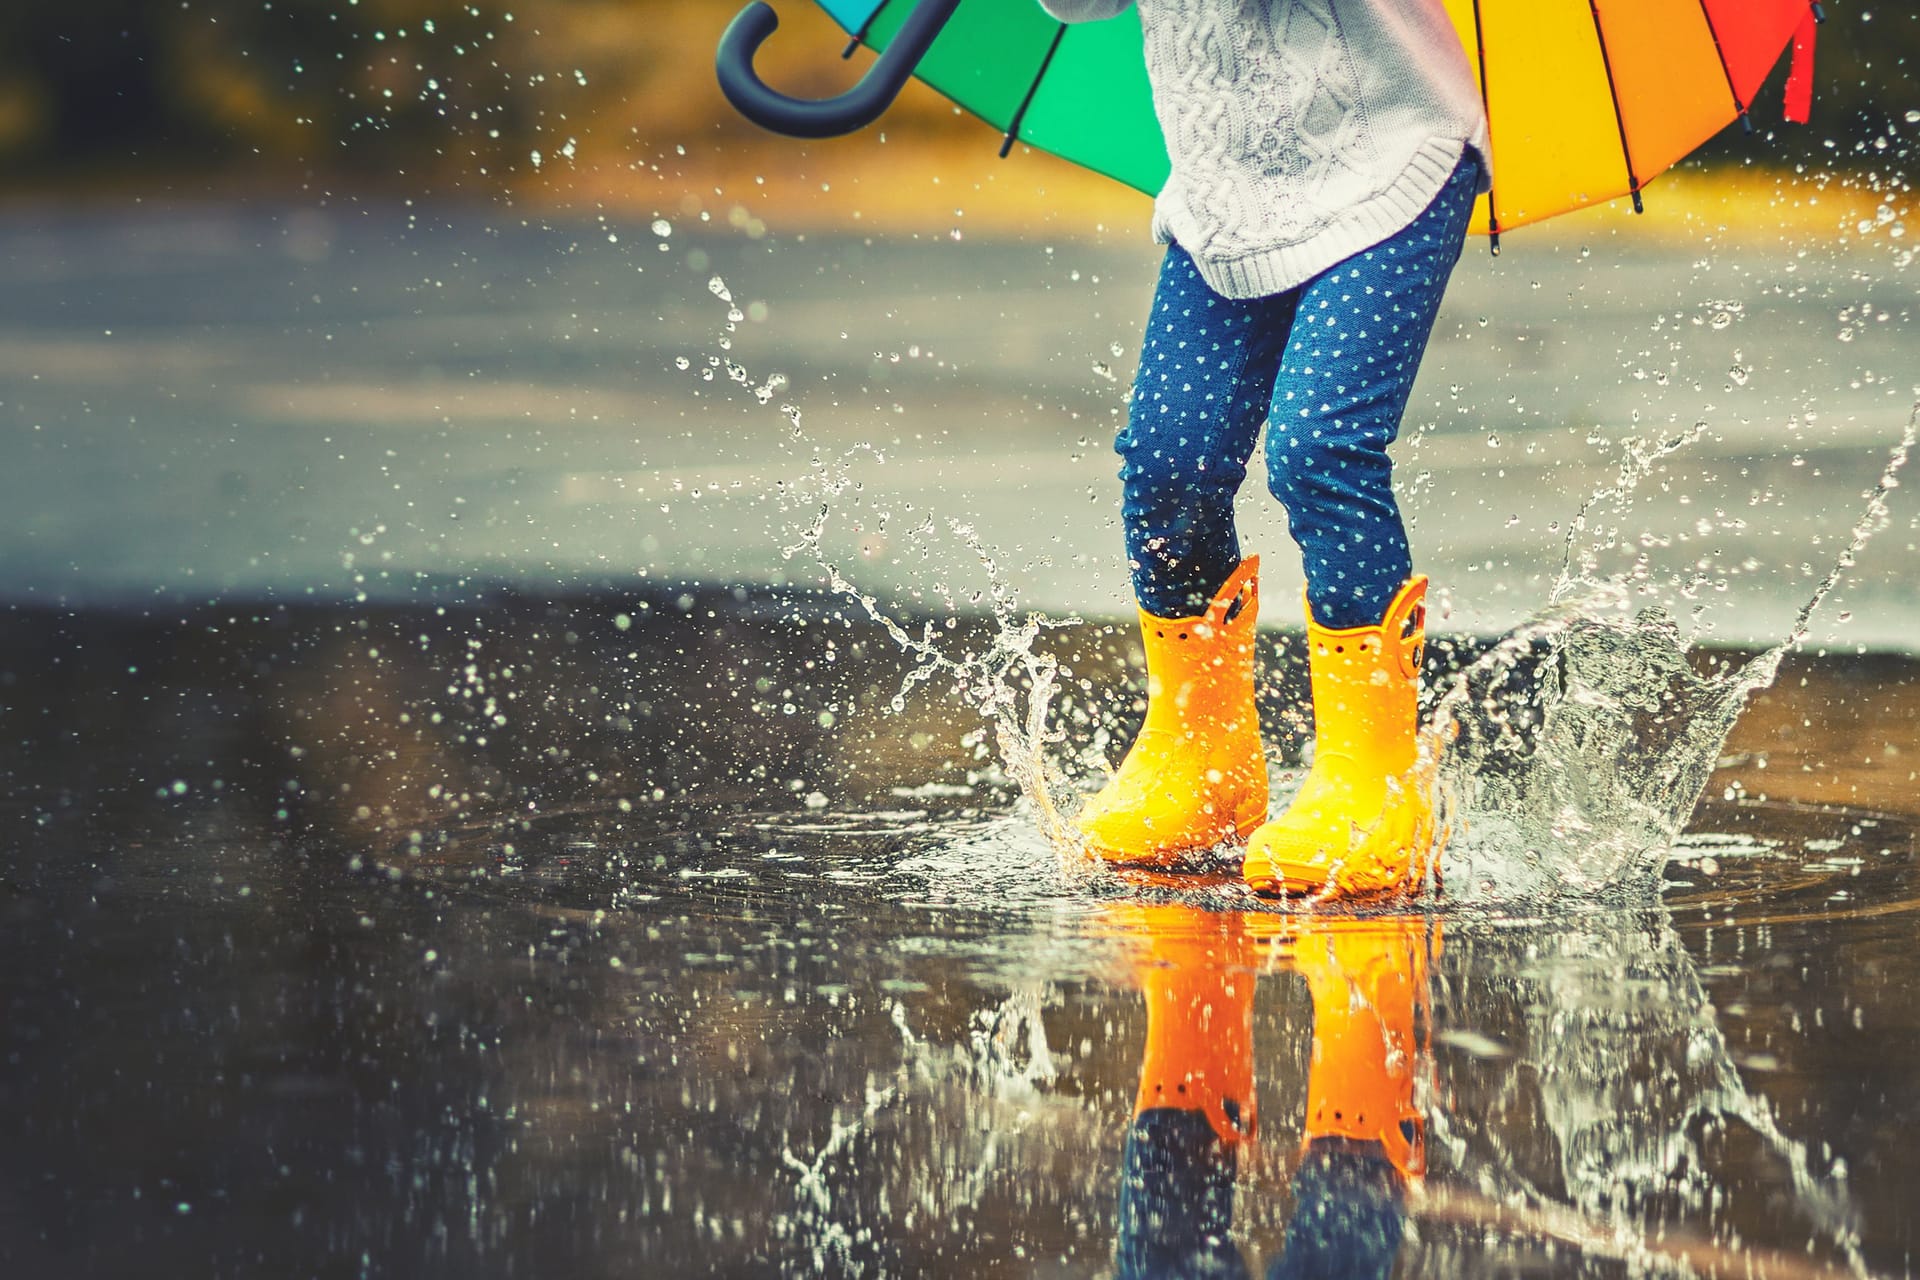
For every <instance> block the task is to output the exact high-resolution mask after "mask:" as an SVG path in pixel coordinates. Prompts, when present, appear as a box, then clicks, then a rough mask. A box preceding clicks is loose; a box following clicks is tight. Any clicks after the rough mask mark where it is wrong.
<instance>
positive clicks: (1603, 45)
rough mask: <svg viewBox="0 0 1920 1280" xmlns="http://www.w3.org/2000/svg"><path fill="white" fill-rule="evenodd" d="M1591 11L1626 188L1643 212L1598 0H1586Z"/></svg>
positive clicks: (1644, 210) (1636, 209)
mask: <svg viewBox="0 0 1920 1280" xmlns="http://www.w3.org/2000/svg"><path fill="white" fill-rule="evenodd" d="M1587 7H1588V8H1589V9H1591V10H1592V11H1593V36H1594V39H1596V40H1598V41H1599V42H1600V66H1601V67H1602V68H1603V69H1604V70H1605V71H1606V73H1607V96H1608V97H1609V98H1611V99H1612V100H1613V123H1614V125H1615V127H1617V128H1618V129H1619V130H1620V158H1621V159H1623V160H1625V161H1626V162H1627V190H1628V191H1629V192H1631V193H1632V194H1633V211H1634V212H1635V213H1645V212H1646V206H1645V205H1643V204H1641V203H1640V175H1639V174H1637V173H1635V172H1634V171H1633V151H1632V149H1631V148H1630V147H1628V146H1627V118H1626V117H1625V116H1623V115H1621V114H1620V88H1619V86H1618V85H1616V84H1614V82H1613V59H1612V58H1610V57H1608V56H1607V32H1606V29H1605V28H1604V27H1603V26H1601V24H1600V0H1587Z"/></svg>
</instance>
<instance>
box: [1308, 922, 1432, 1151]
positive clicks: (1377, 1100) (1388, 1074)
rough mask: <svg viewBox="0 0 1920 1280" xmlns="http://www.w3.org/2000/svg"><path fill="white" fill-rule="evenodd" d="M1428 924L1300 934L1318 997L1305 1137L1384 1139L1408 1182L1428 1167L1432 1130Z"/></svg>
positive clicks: (1367, 1143)
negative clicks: (1426, 1080) (1423, 1075)
mask: <svg viewBox="0 0 1920 1280" xmlns="http://www.w3.org/2000/svg"><path fill="white" fill-rule="evenodd" d="M1427 948H1428V928H1427V923H1426V921H1424V920H1411V919H1409V920H1389V921H1378V922H1375V921H1354V922H1352V923H1351V924H1347V923H1344V922H1343V923H1342V925H1340V926H1336V927H1334V928H1331V929H1326V930H1311V931H1306V932H1303V933H1301V934H1300V935H1299V936H1298V938H1297V939H1296V941H1295V943H1294V948H1293V966H1294V968H1295V970H1296V971H1298V972H1299V973H1300V975H1301V976H1302V977H1304V978H1306V980H1307V988H1308V990H1309V991H1311V992H1312V994H1313V1053H1312V1057H1311V1059H1310V1060H1309V1065H1308V1068H1307V1072H1308V1074H1307V1123H1306V1143H1307V1145H1308V1146H1309V1147H1311V1146H1313V1144H1315V1143H1316V1142H1320V1141H1321V1140H1323V1139H1344V1140H1346V1141H1347V1142H1349V1143H1353V1144H1359V1145H1360V1146H1361V1147H1365V1148H1369V1149H1370V1147H1371V1144H1373V1143H1378V1144H1380V1147H1381V1149H1382V1150H1383V1152H1384V1154H1385V1155H1386V1157H1387V1159H1388V1160H1389V1161H1390V1162H1391V1163H1392V1164H1393V1166H1394V1168H1396V1169H1398V1170H1399V1171H1400V1172H1401V1174H1402V1175H1404V1176H1406V1177H1408V1178H1419V1177H1420V1176H1421V1175H1422V1174H1424V1173H1425V1172H1426V1126H1425V1124H1424V1123H1423V1121H1422V1119H1421V1116H1420V1113H1419V1112H1418V1111H1417V1110H1416V1109H1415V1107H1414V1098H1413V1087H1414V1076H1415V1071H1416V1068H1417V1066H1418V1063H1419V1060H1420V1057H1421V1046H1420V1044H1419V1041H1418V1039H1417V1035H1418V1029H1417V1027H1416V1021H1417V1019H1416V1010H1417V1009H1419V1008H1423V1007H1424V1006H1425V1004H1426V990H1427V985H1426V984H1427Z"/></svg>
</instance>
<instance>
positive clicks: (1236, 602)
mask: <svg viewBox="0 0 1920 1280" xmlns="http://www.w3.org/2000/svg"><path fill="white" fill-rule="evenodd" d="M1213 599H1214V605H1215V607H1219V606H1221V605H1223V604H1224V605H1225V607H1224V608H1222V609H1221V611H1220V618H1219V623H1220V625H1221V626H1223V627H1224V626H1226V625H1227V624H1228V623H1229V622H1232V621H1233V620H1234V619H1235V618H1237V617H1239V616H1240V614H1241V613H1242V612H1243V611H1245V610H1248V609H1256V608H1258V607H1259V604H1260V557H1259V556H1248V557H1247V558H1246V559H1245V560H1242V561H1241V562H1240V565H1239V567H1238V568H1236V569H1235V570H1234V571H1233V572H1232V573H1230V574H1228V575H1227V580H1226V581H1225V582H1223V583H1221V584H1220V590H1219V591H1218V592H1216V593H1215V594H1214V597H1213Z"/></svg>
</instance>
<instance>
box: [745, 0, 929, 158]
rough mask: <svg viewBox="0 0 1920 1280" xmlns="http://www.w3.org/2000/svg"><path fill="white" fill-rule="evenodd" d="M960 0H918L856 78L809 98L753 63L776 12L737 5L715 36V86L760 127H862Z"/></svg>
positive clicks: (796, 130) (801, 130)
mask: <svg viewBox="0 0 1920 1280" xmlns="http://www.w3.org/2000/svg"><path fill="white" fill-rule="evenodd" d="M959 7H960V0H920V3H919V4H917V5H915V6H914V10H913V12H912V13H911V14H909V15H908V16H907V20H906V21H905V22H904V23H902V24H901V26H900V32H899V34H898V35H896V36H894V38H893V43H891V44H889V45H888V46H887V48H886V51H885V52H883V53H882V54H881V55H880V58H879V61H877V62H875V63H874V64H873V66H872V67H870V68H868V70H867V74H866V75H865V76H863V77H862V78H861V80H860V83H859V84H856V85H855V86H853V88H851V89H849V90H847V91H846V92H845V93H843V94H841V95H840V96H839V97H837V98H828V99H825V100H824V101H808V100H806V99H803V98H790V97H788V96H787V95H786V94H784V93H781V92H780V91H779V90H777V89H773V88H769V87H768V85H767V83H766V81H764V80H762V79H761V78H760V76H759V73H758V72H756V71H755V70H754V69H753V55H754V54H755V53H757V52H759V50H760V46H761V45H762V44H763V43H765V41H766V38H767V37H768V36H770V35H772V34H773V31H774V28H775V27H778V26H779V25H780V19H779V17H778V16H777V15H776V14H775V13H774V12H773V9H772V8H771V7H769V6H768V5H767V4H765V3H764V2H763V0H753V3H752V4H750V5H748V6H747V7H746V8H744V9H742V10H741V11H740V12H739V14H738V15H736V16H735V17H734V20H733V21H732V22H731V23H729V24H728V26H727V31H726V34H725V35H723V36H721V37H720V50H719V53H718V55H717V56H716V57H715V59H714V66H715V70H717V71H718V72H719V74H720V92H722V93H724V94H725V95H726V96H727V101H728V102H731V103H732V104H733V105H734V107H735V109H737V110H738V111H739V112H740V114H741V115H743V116H745V117H746V118H747V119H749V120H751V121H753V122H754V123H755V124H757V125H759V126H760V127H761V128H763V129H771V130H773V131H774V132H775V133H784V134H787V135H789V136H791V137H795V138H831V137H835V136H837V135H839V134H843V133H852V132H853V131H854V130H856V129H862V128H865V127H866V126H867V125H870V124H872V123H873V122H874V121H875V120H878V119H879V118H880V115H881V113H882V112H884V111H885V110H886V109H887V108H888V107H890V106H892V105H893V100H894V99H895V98H896V97H898V96H899V95H900V90H901V89H902V88H904V87H905V86H906V83H907V81H908V80H909V79H911V78H912V76H913V71H914V68H915V67H917V66H919V65H920V59H921V58H922V57H923V56H924V55H925V54H926V52H927V50H928V48H930V47H931V46H932V44H933V41H934V37H935V36H938V35H939V34H940V29H941V28H942V27H944V26H946V25H947V19H948V18H951V17H952V16H953V11H954V10H955V9H957V8H959Z"/></svg>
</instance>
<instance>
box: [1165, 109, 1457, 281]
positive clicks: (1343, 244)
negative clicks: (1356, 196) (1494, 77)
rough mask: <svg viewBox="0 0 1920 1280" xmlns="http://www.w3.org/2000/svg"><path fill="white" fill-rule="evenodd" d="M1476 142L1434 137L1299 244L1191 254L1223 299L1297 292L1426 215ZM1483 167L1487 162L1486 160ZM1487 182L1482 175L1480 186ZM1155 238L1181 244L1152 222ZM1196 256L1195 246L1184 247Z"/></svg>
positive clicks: (1172, 230) (1203, 276)
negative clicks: (1382, 184) (1376, 190)
mask: <svg viewBox="0 0 1920 1280" xmlns="http://www.w3.org/2000/svg"><path fill="white" fill-rule="evenodd" d="M1474 141H1475V140H1473V139H1463V138H1431V139H1428V140H1427V141H1426V142H1423V143H1422V144H1421V145H1420V147H1419V148H1418V149H1417V150H1415V151H1414V153H1413V155H1412V156H1411V157H1409V158H1408V160H1407V163H1406V166H1405V167H1404V168H1403V169H1401V171H1400V174H1399V176H1398V177H1396V178H1395V179H1394V180H1393V182H1392V183H1391V184H1389V185H1388V187H1387V188H1386V190H1384V191H1382V192H1381V193H1380V194H1379V195H1376V196H1374V197H1373V198H1371V199H1369V200H1367V201H1365V202H1363V203H1361V204H1358V205H1354V206H1352V207H1351V208H1349V209H1347V210H1344V211H1343V212H1342V213H1341V215H1340V217H1339V219H1338V220H1337V221H1336V222H1334V223H1333V224H1331V225H1330V226H1327V227H1325V228H1323V229H1322V230H1320V231H1317V232H1315V233H1314V234H1313V235H1312V236H1310V237H1309V238H1307V239H1305V240H1302V241H1299V242H1298V243H1295V244H1287V245H1276V246H1274V247H1272V248H1267V249H1259V250H1255V251H1254V252H1252V253H1244V254H1239V255H1237V256H1235V257H1231V258H1207V257H1202V256H1201V255H1199V254H1197V253H1195V254H1193V260H1194V265H1195V266H1196V267H1197V268H1198V269H1199V271H1200V278H1201V279H1202V280H1204V281H1206V284H1207V287H1208V288H1210V289H1212V290H1213V291H1214V292H1215V293H1217V294H1219V295H1221V296H1222V297H1225V298H1233V299H1237V300H1246V299H1251V298H1265V297H1271V296H1272V295H1274V294H1278V293H1285V292H1287V291H1288V290H1289V289H1293V288H1297V287H1298V286H1300V285H1302V284H1305V283H1306V282H1307V281H1309V280H1311V279H1313V278H1314V277H1315V276H1317V275H1319V274H1320V273H1321V272H1323V271H1325V270H1327V269H1328V268H1329V267H1331V266H1333V265H1334V264H1335V263H1338V262H1342V261H1344V260H1345V259H1347V258H1350V257H1352V256H1353V255H1354V254H1356V253H1359V252H1361V251H1362V250H1365V249H1370V248H1372V247H1373V246H1374V245H1376V244H1379V243H1380V242H1381V241H1382V240H1385V239H1387V238H1388V237H1390V236H1392V235H1393V234H1394V233H1396V232H1398V231H1400V230H1402V229H1403V228H1405V227H1406V226H1407V225H1408V224H1409V223H1411V222H1412V221H1413V220H1414V219H1415V218H1418V217H1419V216H1420V215H1421V214H1422V213H1423V212H1425V211H1426V208H1427V206H1428V205H1430V204H1432V203H1433V200H1434V197H1435V196H1437V195H1439V194H1440V189H1441V188H1442V187H1444V186H1445V185H1446V184H1447V179H1449V178H1451V177H1452V176H1453V171H1454V170H1455V169H1456V168H1458V167H1459V164H1460V161H1461V159H1462V158H1463V157H1464V156H1465V155H1466V154H1467V152H1468V151H1469V150H1476V151H1477V150H1479V148H1476V147H1475V146H1474ZM1482 168H1483V170H1484V168H1485V162H1484V161H1482ZM1485 184H1486V178H1485V176H1484V174H1483V176H1482V178H1481V185H1482V187H1483V188H1484V186H1485ZM1153 230H1154V239H1155V240H1157V241H1159V242H1160V243H1162V244H1166V243H1169V242H1171V241H1175V240H1179V238H1180V237H1179V234H1178V231H1177V229H1175V228H1173V227H1171V226H1169V225H1168V224H1167V223H1166V222H1165V221H1164V220H1162V219H1161V218H1159V217H1155V219H1154V227H1153ZM1182 247H1183V248H1187V249H1188V251H1189V252H1190V253H1192V247H1191V246H1188V245H1185V244H1183V245H1182Z"/></svg>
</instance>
